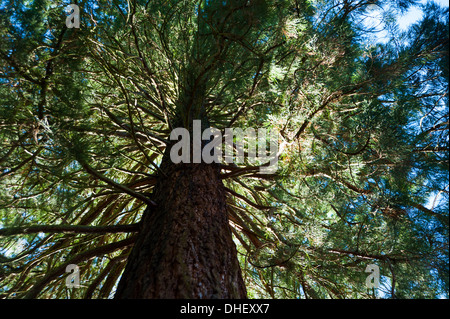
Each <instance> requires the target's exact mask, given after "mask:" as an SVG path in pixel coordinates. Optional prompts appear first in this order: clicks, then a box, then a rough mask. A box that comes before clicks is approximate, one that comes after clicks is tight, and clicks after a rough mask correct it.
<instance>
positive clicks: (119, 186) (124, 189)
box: [77, 157, 156, 206]
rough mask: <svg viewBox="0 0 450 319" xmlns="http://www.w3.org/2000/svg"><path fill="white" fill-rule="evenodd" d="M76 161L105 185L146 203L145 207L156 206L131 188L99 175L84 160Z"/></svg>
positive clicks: (78, 159)
mask: <svg viewBox="0 0 450 319" xmlns="http://www.w3.org/2000/svg"><path fill="white" fill-rule="evenodd" d="M77 161H78V162H79V163H80V164H81V166H82V167H83V168H84V169H85V170H86V172H88V173H89V174H91V175H93V176H95V177H96V178H98V179H99V180H101V181H103V182H105V183H107V184H108V185H110V186H112V187H114V188H116V189H119V190H120V191H122V192H124V193H127V194H128V195H131V196H133V197H134V198H137V199H140V200H142V201H143V202H144V203H146V204H147V205H150V206H156V203H155V202H154V201H152V200H151V199H150V198H148V197H147V196H145V195H144V194H142V193H139V192H136V191H134V190H132V189H131V188H129V187H127V186H125V185H122V184H119V183H116V182H115V181H113V180H112V179H110V178H108V177H106V176H105V175H103V174H101V173H100V172H98V171H96V170H95V169H94V168H92V167H91V166H89V164H87V163H86V162H85V161H84V160H82V159H81V158H79V157H78V158H77Z"/></svg>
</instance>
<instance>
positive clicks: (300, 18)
mask: <svg viewBox="0 0 450 319" xmlns="http://www.w3.org/2000/svg"><path fill="white" fill-rule="evenodd" d="M73 3H75V4H77V5H79V7H80V18H81V22H80V25H81V26H80V28H68V27H67V26H66V23H65V21H66V17H67V13H66V11H65V8H66V6H67V5H68V4H70V2H67V1H66V2H62V1H50V0H26V1H25V0H23V1H17V0H16V1H10V0H2V1H0V36H1V39H2V41H1V42H0V137H1V139H0V143H1V149H0V227H1V228H0V279H1V280H0V295H1V296H2V297H3V298H108V297H111V296H113V295H114V291H115V288H116V285H117V282H118V280H119V278H120V276H121V274H122V272H123V269H124V267H125V264H126V261H127V256H128V254H129V252H130V249H131V247H132V246H133V243H134V240H135V238H136V232H137V231H138V224H139V221H140V218H141V216H142V213H143V211H144V210H145V208H146V207H147V205H152V204H153V203H152V202H151V200H150V199H149V198H148V196H147V194H149V193H151V192H152V189H153V187H154V185H155V183H156V182H157V176H163V175H164V171H163V170H161V168H160V163H161V158H162V155H163V152H164V150H165V148H166V145H167V143H168V141H169V135H170V132H171V131H172V130H173V129H174V128H176V127H188V126H189V125H190V124H189V123H191V122H192V120H193V119H195V118H198V117H199V116H204V117H205V118H207V119H208V121H209V125H211V126H212V127H216V128H218V129H219V130H222V131H223V130H224V129H225V128H229V127H236V128H242V129H246V128H248V127H252V128H266V129H269V130H272V131H276V132H278V144H279V152H278V171H277V172H276V173H274V174H261V173H260V172H259V168H260V165H263V164H264V163H259V164H258V163H257V164H254V163H248V162H245V163H236V164H227V163H225V162H224V163H222V164H221V166H220V168H221V177H222V180H223V183H224V185H225V187H226V189H227V192H228V197H227V204H228V206H227V210H228V218H229V220H230V226H231V229H232V232H233V236H234V239H235V242H236V245H237V248H238V254H239V261H240V265H241V269H242V271H243V276H244V280H245V283H246V286H247V290H248V295H249V297H254V298H375V297H384V298H438V297H441V296H446V297H447V298H448V292H449V278H448V272H449V253H448V236H449V233H448V230H449V219H448V195H449V176H448V171H447V170H448V155H449V154H448V150H449V139H448V128H449V122H448V107H449V103H448V80H449V78H448V77H449V68H448V37H449V29H448V8H442V7H439V6H438V5H436V4H434V3H432V2H430V3H428V4H426V5H420V6H422V10H423V12H424V16H423V18H422V19H421V20H420V21H419V22H417V23H415V24H413V25H412V26H410V27H409V28H408V30H406V31H402V30H401V29H399V27H398V25H397V23H396V20H395V17H396V16H397V15H398V14H400V13H402V12H405V11H406V10H407V9H408V8H410V7H411V6H413V5H419V4H417V1H415V0H385V1H371V0H333V1H322V0H289V1H280V0H248V1H238V0H227V1H210V0H197V1H193V0H184V1H178V0H152V1H141V0H134V1H120V0H108V1H106V0H101V1H90V0H86V1H73ZM374 17H375V18H374ZM373 21H375V22H376V23H373ZM381 32H384V33H385V34H387V36H386V39H385V41H376V40H374V39H375V38H376V37H377V36H378V35H379V34H381ZM70 264H76V265H78V266H79V267H80V272H81V278H80V279H81V285H82V287H81V288H78V289H68V288H67V287H66V285H65V284H64V280H65V278H66V276H67V273H66V266H67V265H70ZM369 264H376V265H378V266H379V267H380V274H381V286H380V288H379V289H377V290H376V291H375V290H372V289H367V287H366V285H365V280H366V277H367V276H368V273H365V272H364V270H365V268H366V266H367V265H369Z"/></svg>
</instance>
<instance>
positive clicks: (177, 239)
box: [115, 150, 246, 299]
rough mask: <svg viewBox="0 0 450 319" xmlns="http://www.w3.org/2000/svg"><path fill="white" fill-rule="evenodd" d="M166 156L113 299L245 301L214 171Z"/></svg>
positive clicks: (222, 192) (221, 188)
mask: <svg viewBox="0 0 450 319" xmlns="http://www.w3.org/2000/svg"><path fill="white" fill-rule="evenodd" d="M168 154H169V153H168V151H167V150H166V155H165V156H164V157H163V163H162V164H161V170H162V172H164V174H165V176H164V175H161V176H160V178H159V180H158V183H157V184H156V185H155V190H154V192H153V194H152V200H153V201H154V202H156V204H157V206H156V207H150V206H149V207H148V208H147V210H146V212H145V214H144V216H143V219H142V222H141V223H142V224H141V230H140V232H139V235H138V236H139V237H138V239H137V241H136V243H135V246H134V247H133V250H132V252H131V254H130V256H129V258H128V261H127V266H126V268H125V271H124V274H123V275H122V278H121V280H120V282H119V285H118V288H117V292H116V294H115V298H116V299H128V298H145V299H147V298H246V289H245V285H244V282H243V280H242V275H241V270H240V267H239V263H238V260H237V252H236V247H235V244H234V242H233V240H232V235H231V230H230V227H229V224H228V217H227V210H226V201H225V196H226V192H225V189H224V186H223V184H222V182H221V179H220V176H219V170H218V169H217V167H216V166H215V165H213V164H205V163H199V164H183V163H180V164H174V163H172V162H171V160H170V158H169V156H168Z"/></svg>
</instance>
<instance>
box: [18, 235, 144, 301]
mask: <svg viewBox="0 0 450 319" xmlns="http://www.w3.org/2000/svg"><path fill="white" fill-rule="evenodd" d="M136 237H137V236H136V235H134V236H131V237H129V238H127V239H124V240H121V241H118V242H115V243H111V244H108V245H104V246H100V247H96V248H94V249H91V250H88V251H86V252H83V253H81V254H79V255H76V256H74V257H72V258H71V259H69V260H68V261H66V262H65V263H63V264H62V265H61V266H59V267H58V268H56V269H54V270H53V271H51V272H48V273H47V274H46V275H45V276H44V277H43V278H42V279H41V280H39V281H38V282H37V283H36V284H35V285H33V287H32V288H31V289H30V290H29V291H28V293H27V294H26V295H25V299H34V298H36V297H37V295H38V294H39V293H40V292H41V291H42V289H44V287H45V286H46V285H47V284H48V283H49V282H50V281H52V280H55V279H57V278H58V276H60V275H62V274H64V273H65V271H66V267H67V265H70V264H78V263H80V262H82V261H84V260H89V259H91V258H93V257H96V256H100V255H105V254H108V253H111V252H113V251H116V250H117V249H123V248H125V247H128V246H130V245H132V244H133V243H134V242H135V240H136Z"/></svg>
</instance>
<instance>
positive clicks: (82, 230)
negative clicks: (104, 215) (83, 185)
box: [0, 223, 139, 237]
mask: <svg viewBox="0 0 450 319" xmlns="http://www.w3.org/2000/svg"><path fill="white" fill-rule="evenodd" d="M138 230H139V224H138V223H135V224H129V225H111V226H85V225H36V226H20V227H8V228H1V229H0V237H2V236H12V235H18V234H35V233H62V234H106V233H130V232H137V231H138Z"/></svg>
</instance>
